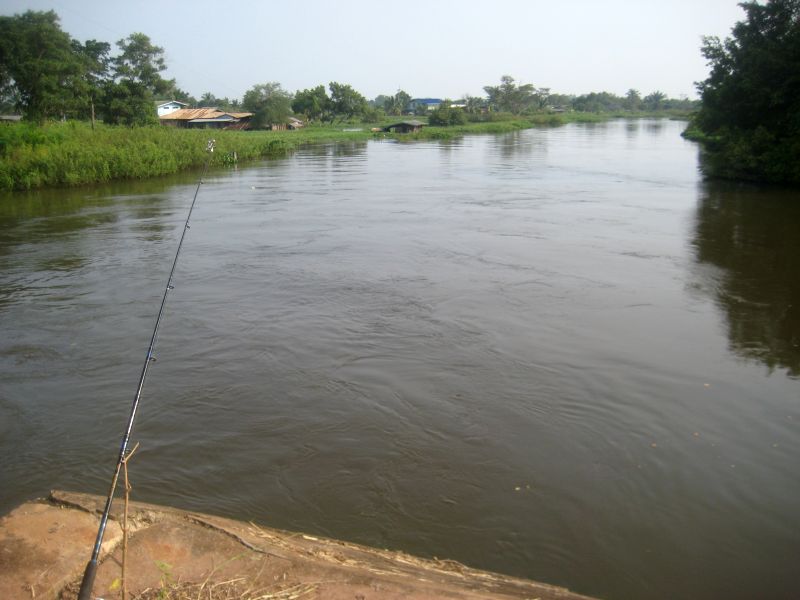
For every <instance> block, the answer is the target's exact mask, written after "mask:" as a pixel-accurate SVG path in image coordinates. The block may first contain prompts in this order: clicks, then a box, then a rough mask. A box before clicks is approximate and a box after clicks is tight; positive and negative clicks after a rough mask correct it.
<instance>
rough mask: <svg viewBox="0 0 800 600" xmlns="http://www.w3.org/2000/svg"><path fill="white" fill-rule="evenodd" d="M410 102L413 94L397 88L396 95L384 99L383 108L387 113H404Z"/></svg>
mask: <svg viewBox="0 0 800 600" xmlns="http://www.w3.org/2000/svg"><path fill="white" fill-rule="evenodd" d="M409 102H411V95H410V94H408V93H407V92H404V91H403V90H397V93H396V94H395V95H394V96H389V97H387V98H386V100H384V103H383V110H384V111H385V112H386V114H387V115H395V116H397V115H402V114H403V113H404V112H405V110H406V107H407V106H408V103H409Z"/></svg>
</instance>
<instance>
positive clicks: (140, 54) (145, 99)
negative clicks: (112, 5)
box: [104, 33, 175, 125]
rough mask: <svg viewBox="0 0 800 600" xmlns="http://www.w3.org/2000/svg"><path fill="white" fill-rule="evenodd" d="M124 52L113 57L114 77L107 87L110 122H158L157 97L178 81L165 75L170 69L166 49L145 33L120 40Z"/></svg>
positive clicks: (119, 44) (119, 45)
mask: <svg viewBox="0 0 800 600" xmlns="http://www.w3.org/2000/svg"><path fill="white" fill-rule="evenodd" d="M117 46H118V47H119V49H120V54H119V55H117V56H116V57H115V58H114V59H113V65H114V80H113V81H110V82H109V83H107V84H106V86H105V90H104V92H105V93H104V118H105V120H106V121H107V122H109V123H115V124H124V125H145V124H148V123H154V122H157V117H156V114H155V111H154V110H153V99H154V97H155V96H161V95H163V94H165V93H167V92H168V91H169V90H171V89H172V88H174V86H175V81H174V80H168V79H164V78H163V77H161V71H163V70H164V69H166V64H165V62H164V49H163V48H161V47H159V46H154V45H153V43H152V42H151V41H150V38H149V37H148V36H146V35H145V34H143V33H132V34H131V35H129V36H128V37H127V38H125V39H122V40H119V41H118V42H117Z"/></svg>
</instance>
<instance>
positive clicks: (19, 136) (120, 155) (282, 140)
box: [0, 122, 372, 190]
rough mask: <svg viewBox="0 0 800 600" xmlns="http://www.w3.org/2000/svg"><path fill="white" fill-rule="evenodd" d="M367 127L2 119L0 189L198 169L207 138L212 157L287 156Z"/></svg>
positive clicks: (219, 160)
mask: <svg viewBox="0 0 800 600" xmlns="http://www.w3.org/2000/svg"><path fill="white" fill-rule="evenodd" d="M371 135H372V134H371V133H370V132H369V130H368V129H367V130H366V131H360V132H344V131H341V128H338V129H333V128H316V127H315V128H310V129H307V130H300V131H288V132H286V131H276V132H272V131H253V132H242V131H210V130H190V129H172V128H167V127H162V126H155V127H139V128H127V127H112V126H103V125H100V126H98V127H97V129H96V130H94V131H92V129H91V127H90V126H89V125H88V124H85V123H77V122H70V123H52V124H48V125H44V126H36V125H30V124H25V123H22V124H11V125H4V126H0V190H29V189H34V188H40V187H66V186H76V185H86V184H91V183H103V182H107V181H112V180H117V179H144V178H148V177H156V176H160V175H167V174H170V173H177V172H179V171H183V170H187V169H192V168H198V167H201V166H202V165H203V164H205V161H206V160H207V159H208V157H209V156H208V153H207V152H206V150H205V148H206V143H207V141H208V139H209V138H214V139H215V140H216V150H215V152H214V154H213V155H211V164H212V166H214V165H225V164H229V163H231V162H232V155H233V153H234V152H235V153H236V155H237V156H238V159H239V160H240V161H246V160H253V159H258V158H269V157H274V156H282V155H285V154H287V153H288V152H291V151H293V150H295V149H296V148H298V147H299V146H301V145H303V144H308V143H312V142H313V143H320V142H334V141H348V140H354V139H367V138H369V137H370V136H371Z"/></svg>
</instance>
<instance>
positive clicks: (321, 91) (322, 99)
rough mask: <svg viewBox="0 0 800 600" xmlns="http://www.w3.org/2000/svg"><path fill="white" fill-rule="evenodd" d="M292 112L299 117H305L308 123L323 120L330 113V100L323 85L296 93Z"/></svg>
mask: <svg viewBox="0 0 800 600" xmlns="http://www.w3.org/2000/svg"><path fill="white" fill-rule="evenodd" d="M292 110H293V111H294V112H295V113H296V114H299V115H305V117H306V119H308V120H309V121H319V120H324V119H325V118H326V117H327V116H328V115H329V114H330V111H331V99H330V98H329V97H328V93H327V92H326V91H325V86H324V85H318V86H317V87H315V88H310V89H306V90H302V91H300V92H297V93H296V94H295V95H294V101H293V102H292Z"/></svg>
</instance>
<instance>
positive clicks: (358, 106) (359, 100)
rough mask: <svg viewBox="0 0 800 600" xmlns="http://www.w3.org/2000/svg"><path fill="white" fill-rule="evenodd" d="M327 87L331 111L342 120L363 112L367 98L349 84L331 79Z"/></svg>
mask: <svg viewBox="0 0 800 600" xmlns="http://www.w3.org/2000/svg"><path fill="white" fill-rule="evenodd" d="M328 88H329V89H330V91H331V111H332V113H333V115H334V116H335V117H338V118H339V119H340V120H342V121H344V120H346V119H352V118H353V117H356V116H360V115H363V114H364V111H365V110H366V108H367V99H366V98H364V96H362V95H361V94H359V93H358V92H357V91H355V90H354V89H353V88H352V87H351V86H349V85H347V84H344V83H337V82H335V81H331V82H330V83H329V84H328Z"/></svg>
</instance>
